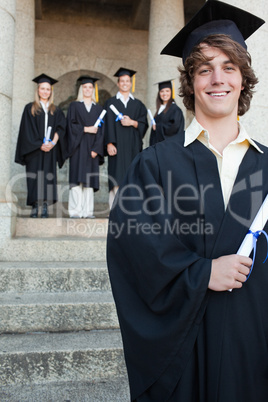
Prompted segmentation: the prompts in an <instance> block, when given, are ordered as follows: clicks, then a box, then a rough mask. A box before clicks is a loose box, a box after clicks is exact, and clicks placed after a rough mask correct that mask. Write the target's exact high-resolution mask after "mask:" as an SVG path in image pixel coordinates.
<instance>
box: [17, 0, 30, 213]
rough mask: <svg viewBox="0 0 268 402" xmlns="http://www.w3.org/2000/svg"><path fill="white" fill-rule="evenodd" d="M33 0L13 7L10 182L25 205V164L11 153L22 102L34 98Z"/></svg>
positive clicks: (18, 2) (23, 104)
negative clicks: (13, 48) (18, 162)
mask: <svg viewBox="0 0 268 402" xmlns="http://www.w3.org/2000/svg"><path fill="white" fill-rule="evenodd" d="M34 40H35V1H34V0H19V1H17V8H16V29H15V53H14V54H15V57H14V74H13V77H14V78H13V104H12V144H11V177H12V179H11V183H12V191H13V192H15V194H16V196H17V197H18V198H19V199H20V200H22V204H23V205H22V206H25V197H26V178H25V167H24V166H21V165H18V164H17V163H14V155H15V149H16V143H17V137H18V131H19V125H20V120H21V115H22V112H23V109H24V106H25V105H26V104H27V103H29V102H32V101H33V99H34V88H35V85H34V83H33V82H32V79H33V78H34Z"/></svg>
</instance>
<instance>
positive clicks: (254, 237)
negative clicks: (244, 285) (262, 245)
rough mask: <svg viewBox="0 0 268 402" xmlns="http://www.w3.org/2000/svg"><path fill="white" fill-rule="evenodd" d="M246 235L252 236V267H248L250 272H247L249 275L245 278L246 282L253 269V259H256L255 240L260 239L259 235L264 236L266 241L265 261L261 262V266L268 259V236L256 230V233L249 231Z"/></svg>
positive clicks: (262, 231)
mask: <svg viewBox="0 0 268 402" xmlns="http://www.w3.org/2000/svg"><path fill="white" fill-rule="evenodd" d="M248 234H252V236H253V258H252V265H251V267H250V271H249V274H248V276H247V279H246V281H247V280H248V278H249V277H250V274H251V272H252V269H253V265H254V262H255V257H256V249H257V240H258V238H259V237H260V235H261V234H264V236H265V237H266V241H267V254H266V258H265V260H264V261H263V264H264V263H265V261H266V260H267V258H268V235H267V233H266V232H265V231H264V230H257V231H256V232H252V231H251V230H250V229H249V231H248Z"/></svg>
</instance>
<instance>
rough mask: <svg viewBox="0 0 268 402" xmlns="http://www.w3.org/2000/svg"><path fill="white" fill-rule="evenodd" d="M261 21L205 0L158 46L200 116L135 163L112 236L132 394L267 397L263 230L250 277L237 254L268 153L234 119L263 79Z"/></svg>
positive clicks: (265, 189)
mask: <svg viewBox="0 0 268 402" xmlns="http://www.w3.org/2000/svg"><path fill="white" fill-rule="evenodd" d="M263 23H264V21H263V20H262V19H260V18H258V17H256V16H254V15H252V14H250V13H248V12H246V11H244V10H242V9H239V8H236V7H233V6H231V5H228V4H226V3H223V2H220V1H214V0H208V1H207V2H206V3H205V5H204V6H203V7H202V8H201V9H200V10H199V12H198V13H197V14H196V15H195V16H194V17H193V19H192V20H190V22H189V23H188V24H187V25H186V26H185V27H184V28H183V29H182V30H181V31H180V32H179V33H178V34H177V35H176V36H175V38H174V39H173V40H172V41H171V42H170V43H169V44H168V45H167V46H166V48H165V49H164V50H163V51H162V53H163V54H169V55H173V56H177V57H181V58H182V59H183V68H181V89H180V93H181V95H182V96H183V100H184V104H185V106H186V107H187V109H188V110H190V111H192V112H193V113H194V119H193V121H192V123H191V124H190V126H189V127H187V129H186V130H185V133H184V135H182V136H180V135H175V136H173V137H172V138H171V139H170V140H168V141H162V142H160V143H157V144H156V145H155V146H152V147H148V148H147V149H145V150H144V151H143V152H142V153H141V154H140V155H138V156H137V157H136V158H135V160H134V161H133V163H132V164H131V166H130V168H129V170H128V172H127V175H126V178H125V180H124V181H123V183H122V185H121V186H120V189H119V191H118V193H117V196H116V198H115V201H114V207H113V209H112V211H111V214H110V222H109V234H108V242H107V261H108V268H109V274H110V279H111V284H112V290H113V294H114V299H115V302H116V306H117V312H118V317H119V322H120V328H121V333H122V339H123V346H124V353H125V359H126V365H127V370H128V376H129V383H130V393H131V401H137V402H149V401H151V402H240V401H243V402H244V401H245V402H256V401H258V402H265V401H267V400H268V349H267V345H268V291H267V289H268V263H267V262H266V263H265V264H263V261H264V260H265V258H266V255H267V240H266V237H265V235H264V234H262V235H260V237H259V238H258V241H257V247H256V255H255V262H254V266H253V269H252V272H251V275H250V276H248V275H249V272H250V269H251V267H252V261H253V260H252V258H251V257H252V255H251V256H250V257H248V256H242V255H238V254H237V251H238V249H239V247H240V245H241V243H242V241H243V239H244V238H245V236H246V235H247V233H248V229H249V227H250V225H251V222H252V221H253V219H254V217H255V215H256V213H257V211H258V210H259V208H260V206H261V204H262V202H263V200H264V198H265V197H266V195H267V194H268V149H267V147H265V146H264V145H261V144H259V143H257V142H256V141H254V140H253V139H252V138H251V136H250V135H253V136H254V134H255V133H254V127H249V130H250V134H249V132H248V129H246V128H245V127H244V126H243V125H242V124H241V123H240V121H239V119H238V116H242V115H244V114H245V113H246V112H247V110H248V109H249V107H250V101H251V98H252V94H253V89H254V87H255V85H256V83H257V81H258V80H257V78H256V76H255V74H254V71H253V70H252V67H251V58H250V56H249V54H248V52H247V50H246V49H247V46H246V43H245V40H246V39H247V38H248V37H249V36H250V35H251V34H253V33H254V32H255V31H256V30H257V29H258V28H259V27H260V26H261V25H262V24H263ZM260 229H261V228H260ZM267 230H268V225H267V224H266V226H265V227H264V231H265V232H267ZM230 289H232V291H229V290H230Z"/></svg>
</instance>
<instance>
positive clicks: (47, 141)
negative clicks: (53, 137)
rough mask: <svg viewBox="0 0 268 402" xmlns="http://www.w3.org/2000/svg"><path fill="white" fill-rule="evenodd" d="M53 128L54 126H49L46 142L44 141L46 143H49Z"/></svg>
mask: <svg viewBox="0 0 268 402" xmlns="http://www.w3.org/2000/svg"><path fill="white" fill-rule="evenodd" d="M51 130H52V127H51V126H48V128H47V132H46V135H45V142H44V143H45V144H48V143H49V140H50V134H51Z"/></svg>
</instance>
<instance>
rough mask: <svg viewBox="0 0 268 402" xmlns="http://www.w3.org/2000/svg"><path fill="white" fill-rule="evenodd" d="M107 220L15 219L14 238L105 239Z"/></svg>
mask: <svg viewBox="0 0 268 402" xmlns="http://www.w3.org/2000/svg"><path fill="white" fill-rule="evenodd" d="M107 228H108V219H69V218H48V219H41V218H37V219H31V218H21V217H17V219H16V230H15V237H17V238H18V237H29V238H35V237H36V234H37V233H38V237H42V238H51V237H61V238H62V237H68V238H70V237H73V238H74V237H79V238H89V239H95V238H105V237H106V235H107Z"/></svg>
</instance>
